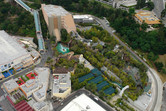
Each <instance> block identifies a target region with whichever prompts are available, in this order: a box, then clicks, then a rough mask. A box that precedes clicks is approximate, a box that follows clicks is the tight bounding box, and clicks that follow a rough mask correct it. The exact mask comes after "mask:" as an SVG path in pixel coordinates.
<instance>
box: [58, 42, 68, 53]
mask: <svg viewBox="0 0 166 111" xmlns="http://www.w3.org/2000/svg"><path fill="white" fill-rule="evenodd" d="M56 48H57V50H58V52H60V53H62V54H66V53H69V52H70V51H69V48H68V47H64V46H63V45H62V44H61V43H58V45H57V47H56Z"/></svg>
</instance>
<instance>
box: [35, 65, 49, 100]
mask: <svg viewBox="0 0 166 111" xmlns="http://www.w3.org/2000/svg"><path fill="white" fill-rule="evenodd" d="M34 71H35V72H36V73H37V74H38V76H37V77H38V78H37V80H38V81H39V84H40V85H42V88H40V89H39V90H38V91H36V92H34V95H36V96H37V97H38V98H39V99H41V98H43V97H45V95H46V91H47V88H48V82H49V74H50V70H49V68H46V67H38V68H35V69H34Z"/></svg>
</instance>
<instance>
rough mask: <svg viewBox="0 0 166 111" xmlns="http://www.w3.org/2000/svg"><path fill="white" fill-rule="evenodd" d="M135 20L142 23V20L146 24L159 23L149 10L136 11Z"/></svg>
mask: <svg viewBox="0 0 166 111" xmlns="http://www.w3.org/2000/svg"><path fill="white" fill-rule="evenodd" d="M135 20H136V21H137V22H138V23H139V24H142V23H143V22H145V23H147V24H148V25H153V24H160V20H159V19H158V18H157V17H156V16H155V15H154V14H153V12H151V11H146V10H144V11H138V12H137V13H136V14H135Z"/></svg>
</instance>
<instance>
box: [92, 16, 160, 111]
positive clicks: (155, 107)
mask: <svg viewBox="0 0 166 111" xmlns="http://www.w3.org/2000/svg"><path fill="white" fill-rule="evenodd" d="M94 18H95V19H96V20H97V21H98V22H99V23H100V25H101V26H102V27H103V28H104V29H105V30H107V31H108V32H109V33H110V34H111V35H112V36H113V37H114V38H115V39H116V40H118V41H119V43H120V44H121V45H122V46H124V47H126V48H127V50H128V51H129V52H130V53H131V54H132V55H133V56H134V57H135V58H137V59H138V60H139V61H140V62H142V63H143V64H144V65H145V66H146V67H147V68H148V70H149V71H150V73H151V75H152V77H153V79H154V83H153V84H154V88H153V89H154V92H153V93H154V96H152V99H153V103H152V104H149V111H160V108H161V102H162V91H163V90H162V81H161V79H160V78H159V76H158V74H157V72H155V71H154V70H153V69H152V68H151V67H150V66H149V65H148V64H147V63H146V62H144V61H143V60H142V59H141V58H140V57H139V56H138V55H137V54H136V53H135V52H134V51H133V50H132V49H131V48H130V47H128V46H127V45H126V44H125V43H123V42H122V41H121V40H120V39H119V38H118V37H117V36H116V35H115V34H114V33H113V32H112V31H113V29H112V28H111V27H109V26H107V25H106V23H105V20H102V19H99V18H97V17H94Z"/></svg>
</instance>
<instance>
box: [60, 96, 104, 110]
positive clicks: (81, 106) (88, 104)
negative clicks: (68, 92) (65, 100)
mask: <svg viewBox="0 0 166 111" xmlns="http://www.w3.org/2000/svg"><path fill="white" fill-rule="evenodd" d="M61 111H106V110H105V109H104V108H102V107H101V106H100V105H98V104H97V103H96V102H95V101H93V100H92V99H91V98H89V97H88V96H86V95H85V94H81V95H80V96H78V97H77V98H75V99H73V100H72V101H71V102H70V103H69V104H67V105H66V106H65V107H64V108H63V109H62V110H61Z"/></svg>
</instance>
